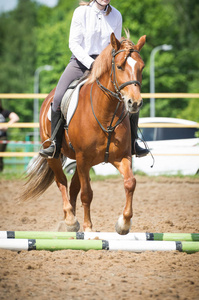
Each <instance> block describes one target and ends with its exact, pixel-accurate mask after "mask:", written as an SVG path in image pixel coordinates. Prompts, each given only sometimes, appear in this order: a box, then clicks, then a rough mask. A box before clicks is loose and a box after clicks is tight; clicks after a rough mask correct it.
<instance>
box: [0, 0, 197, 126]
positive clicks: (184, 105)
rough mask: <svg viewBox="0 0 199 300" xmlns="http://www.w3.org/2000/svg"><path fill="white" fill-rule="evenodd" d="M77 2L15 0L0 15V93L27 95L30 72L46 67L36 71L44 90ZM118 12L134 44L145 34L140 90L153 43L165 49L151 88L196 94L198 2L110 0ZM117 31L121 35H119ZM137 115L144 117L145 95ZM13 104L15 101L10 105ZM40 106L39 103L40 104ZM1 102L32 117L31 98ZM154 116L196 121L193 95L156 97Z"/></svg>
mask: <svg viewBox="0 0 199 300" xmlns="http://www.w3.org/2000/svg"><path fill="white" fill-rule="evenodd" d="M78 3H79V1H78V0H74V1H65V0H60V1H59V3H58V5H57V6H56V7H55V8H49V7H46V6H44V5H38V3H36V2H35V1H33V0H32V1H31V0H19V1H18V6H17V8H16V9H15V10H13V11H11V12H9V13H4V14H1V15H0V92H1V93H32V92H33V84H34V74H35V70H36V69H37V68H38V67H40V66H43V65H46V64H47V65H52V66H53V71H50V72H48V71H42V72H41V74H40V92H42V93H49V92H50V91H51V90H52V89H53V88H54V87H55V86H56V84H57V81H58V80H59V77H60V75H61V74H62V72H63V70H64V68H65V67H66V65H67V63H68V62H69V59H70V56H71V53H70V50H69V48H68V38H69V28H70V22H71V18H72V14H73V11H74V9H75V8H76V7H77V6H78ZM111 4H112V5H113V6H114V7H116V8H117V9H118V10H120V12H121V13H122V16H123V28H128V29H129V30H130V34H131V39H132V41H133V42H134V43H137V41H138V39H139V37H140V36H142V35H144V34H146V35H147V42H146V45H145V46H144V48H143V49H142V52H141V55H142V57H143V59H144V62H145V65H146V67H145V69H144V72H143V85H142V92H147V93H148V92H149V84H150V82H149V74H150V54H151V51H152V50H153V49H154V48H155V47H156V46H159V45H162V44H170V45H172V46H173V49H172V50H171V51H167V52H164V51H159V52H158V53H157V54H156V56H155V91H156V92H173V93H177V92H189V93H195V92H198V80H199V56H198V49H199V40H198V33H199V32H198V31H199V30H198V28H199V19H198V14H199V2H198V1H197V0H192V1H190V0H142V1H133V0H129V1H118V0H111ZM124 34H125V33H124V31H123V35H124ZM144 102H145V104H144V106H143V108H142V112H141V116H149V99H146V100H144ZM16 103H17V105H16ZM40 104H41V103H40ZM4 106H6V107H7V108H9V109H13V110H15V111H16V112H17V113H18V114H19V115H20V118H21V121H32V120H33V101H32V100H9V101H8V103H6V100H4ZM156 116H167V117H182V118H187V119H191V120H195V121H198V120H199V99H157V100H156Z"/></svg>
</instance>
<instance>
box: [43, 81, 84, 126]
mask: <svg viewBox="0 0 199 300" xmlns="http://www.w3.org/2000/svg"><path fill="white" fill-rule="evenodd" d="M86 81H87V79H85V80H84V81H82V82H80V83H79V84H78V85H77V86H76V87H75V89H74V91H73V93H72V96H71V100H70V103H69V106H68V110H67V112H66V114H65V112H64V116H65V118H66V124H67V126H68V125H69V123H70V121H71V119H72V117H73V115H74V113H75V110H76V108H77V104H78V100H79V91H80V88H81V87H82V86H83V85H84V83H85V82H86ZM66 93H67V91H66ZM64 97H65V95H64ZM64 97H63V98H64ZM62 113H63V112H62ZM48 119H49V121H51V106H50V108H49V110H48Z"/></svg>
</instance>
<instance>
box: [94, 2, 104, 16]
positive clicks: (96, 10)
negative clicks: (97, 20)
mask: <svg viewBox="0 0 199 300" xmlns="http://www.w3.org/2000/svg"><path fill="white" fill-rule="evenodd" d="M90 6H91V7H92V10H93V11H94V12H95V13H96V15H98V14H103V15H105V14H106V11H107V7H106V9H105V10H100V9H99V8H97V6H96V4H95V2H94V1H93V2H91V3H90Z"/></svg>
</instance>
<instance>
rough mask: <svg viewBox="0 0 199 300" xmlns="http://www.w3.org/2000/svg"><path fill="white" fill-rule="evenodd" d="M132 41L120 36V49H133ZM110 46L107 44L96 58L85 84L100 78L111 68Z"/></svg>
mask: <svg viewBox="0 0 199 300" xmlns="http://www.w3.org/2000/svg"><path fill="white" fill-rule="evenodd" d="M133 46H134V44H133V42H131V41H130V40H129V39H124V38H122V39H121V40H120V49H124V50H126V51H127V52H128V51H130V50H131V49H133ZM112 49H113V48H112V46H111V44H109V45H108V46H107V47H106V48H105V49H104V50H103V51H102V52H101V53H100V55H99V56H98V57H97V58H96V60H95V62H94V64H93V68H92V71H91V73H90V75H89V76H88V80H87V82H86V84H89V83H93V82H94V81H95V80H96V79H97V78H100V76H102V75H103V74H104V73H106V72H107V71H108V70H110V69H111V64H112V60H111V57H112V56H111V51H112Z"/></svg>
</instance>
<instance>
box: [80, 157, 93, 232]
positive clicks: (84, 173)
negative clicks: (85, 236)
mask: <svg viewBox="0 0 199 300" xmlns="http://www.w3.org/2000/svg"><path fill="white" fill-rule="evenodd" d="M77 168H78V174H79V180H80V184H81V202H82V205H83V208H84V223H83V229H84V231H91V230H92V222H91V214H90V205H91V201H92V199H93V191H92V189H91V185H90V177H89V170H90V168H88V167H87V166H83V165H82V164H81V163H79V164H78V162H77Z"/></svg>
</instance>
